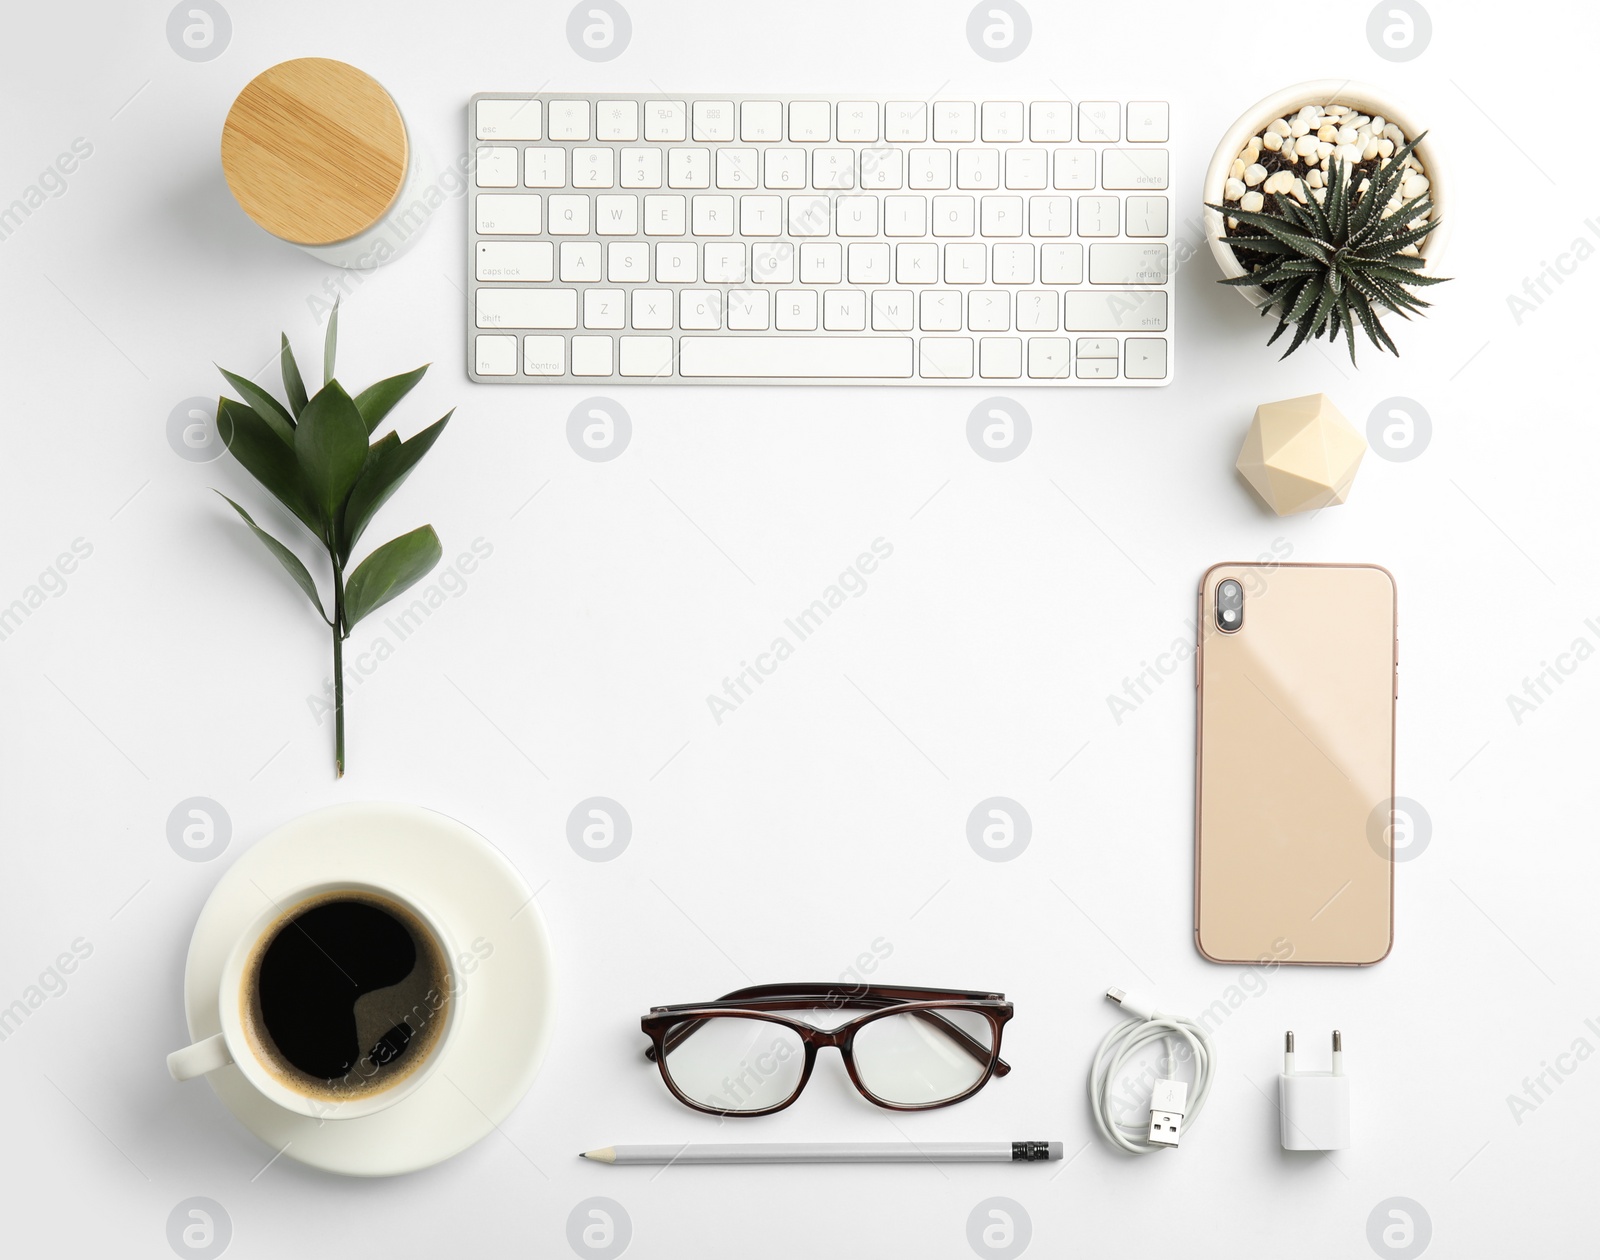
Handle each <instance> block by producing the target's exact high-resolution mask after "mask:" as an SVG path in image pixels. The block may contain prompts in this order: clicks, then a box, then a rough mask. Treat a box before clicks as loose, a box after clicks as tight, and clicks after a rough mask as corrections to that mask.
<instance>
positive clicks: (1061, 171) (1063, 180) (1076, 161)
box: [1055, 149, 1094, 190]
mask: <svg viewBox="0 0 1600 1260" xmlns="http://www.w3.org/2000/svg"><path fill="white" fill-rule="evenodd" d="M1055 165H1056V179H1055V183H1056V187H1057V188H1062V189H1072V190H1077V189H1080V188H1093V187H1094V150H1093V149H1057V150H1056V152H1055Z"/></svg>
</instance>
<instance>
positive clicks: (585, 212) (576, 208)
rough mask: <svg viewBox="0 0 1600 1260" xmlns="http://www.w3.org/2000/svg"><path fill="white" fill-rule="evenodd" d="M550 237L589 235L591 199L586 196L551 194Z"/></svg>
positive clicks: (580, 194)
mask: <svg viewBox="0 0 1600 1260" xmlns="http://www.w3.org/2000/svg"><path fill="white" fill-rule="evenodd" d="M550 235H551V236H588V235H589V198H588V197H587V196H586V195H584V194H582V193H579V194H577V195H572V194H563V193H551V194H550Z"/></svg>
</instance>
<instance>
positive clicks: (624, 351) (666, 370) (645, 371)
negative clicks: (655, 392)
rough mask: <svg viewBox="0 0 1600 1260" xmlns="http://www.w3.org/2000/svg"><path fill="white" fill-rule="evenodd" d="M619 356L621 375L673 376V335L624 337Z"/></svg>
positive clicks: (619, 372) (621, 339)
mask: <svg viewBox="0 0 1600 1260" xmlns="http://www.w3.org/2000/svg"><path fill="white" fill-rule="evenodd" d="M619 340H620V341H621V342H622V348H621V353H620V355H619V356H618V374H619V375H621V376H671V375H672V366H673V364H672V359H673V354H672V338H671V337H622V338H619Z"/></svg>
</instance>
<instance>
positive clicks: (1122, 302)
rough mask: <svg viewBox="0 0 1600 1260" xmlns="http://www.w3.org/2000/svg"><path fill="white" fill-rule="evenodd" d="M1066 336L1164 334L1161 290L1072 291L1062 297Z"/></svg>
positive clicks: (1164, 309) (1164, 298)
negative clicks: (1101, 333)
mask: <svg viewBox="0 0 1600 1260" xmlns="http://www.w3.org/2000/svg"><path fill="white" fill-rule="evenodd" d="M1061 325H1062V327H1063V328H1065V329H1066V330H1067V331H1068V332H1097V331H1101V332H1165V331H1166V330H1167V294H1166V291H1165V290H1164V289H1074V290H1072V291H1071V292H1068V293H1063V294H1062V295H1061Z"/></svg>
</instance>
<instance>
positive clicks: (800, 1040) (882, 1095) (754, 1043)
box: [639, 984, 1012, 1116]
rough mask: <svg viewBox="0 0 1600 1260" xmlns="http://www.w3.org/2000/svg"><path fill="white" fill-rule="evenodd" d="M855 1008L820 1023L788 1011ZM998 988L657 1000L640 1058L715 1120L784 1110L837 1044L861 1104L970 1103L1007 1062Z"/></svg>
mask: <svg viewBox="0 0 1600 1260" xmlns="http://www.w3.org/2000/svg"><path fill="white" fill-rule="evenodd" d="M817 1010H864V1011H866V1012H867V1013H866V1014H864V1015H858V1016H856V1017H855V1018H853V1019H849V1020H846V1021H845V1022H843V1023H840V1024H835V1025H834V1026H832V1027H828V1028H821V1027H818V1026H817V1025H815V1024H810V1023H807V1022H805V1021H804V1020H801V1019H797V1018H795V1017H794V1013H795V1012H804V1011H817ZM1011 1014H1012V1009H1011V1003H1010V1002H1007V1001H1006V1000H1005V997H1004V995H1003V994H999V993H985V992H971V991H967V990H963V989H914V988H887V987H883V986H879V985H860V986H853V987H850V988H841V987H840V986H839V985H836V984H834V985H827V984H765V985H754V986H752V987H750V988H747V989H736V990H734V991H733V992H732V993H728V994H725V995H724V996H722V997H720V998H718V999H717V1000H716V1001H714V1002H697V1003H691V1004H687V1005H679V1006H654V1007H651V1008H650V1013H649V1014H648V1015H646V1016H644V1018H642V1019H641V1020H640V1021H639V1026H640V1027H641V1028H642V1029H643V1030H644V1032H645V1034H646V1035H647V1036H648V1037H649V1038H650V1048H649V1049H648V1050H646V1051H645V1058H647V1059H650V1060H651V1061H653V1062H654V1063H655V1064H656V1065H657V1066H658V1067H659V1068H660V1069H661V1079H662V1080H663V1081H665V1082H666V1083H667V1088H668V1089H669V1090H671V1091H672V1093H673V1096H674V1097H676V1098H677V1099H678V1101H679V1102H681V1103H684V1104H685V1105H687V1106H690V1107H693V1108H694V1109H695V1110H696V1111H708V1112H710V1113H712V1114H713V1115H718V1116H735V1115H737V1116H764V1115H769V1114H770V1113H772V1112H774V1111H782V1110H783V1109H784V1108H785V1107H787V1106H788V1105H789V1104H790V1103H792V1102H793V1101H794V1100H795V1099H796V1098H798V1097H799V1096H800V1091H801V1090H803V1089H804V1088H805V1086H806V1082H807V1081H808V1080H810V1079H811V1069H812V1068H813V1067H814V1066H816V1061H817V1051H818V1050H819V1049H821V1048H823V1047H825V1046H836V1047H837V1048H838V1050H839V1053H840V1055H841V1056H843V1058H844V1066H845V1071H847V1072H848V1073H849V1074H850V1080H851V1081H852V1083H854V1085H855V1087H856V1088H857V1089H858V1090H860V1091H861V1093H862V1095H863V1096H864V1097H865V1098H866V1099H867V1101H868V1102H871V1103H875V1104H876V1105H878V1106H879V1107H887V1108H888V1109H889V1110H891V1111H927V1110H929V1109H931V1108H934V1107H946V1106H949V1105H950V1104H951V1103H956V1102H960V1101H961V1100H962V1099H964V1098H970V1097H972V1095H973V1094H975V1093H977V1092H978V1091H979V1090H980V1089H982V1088H983V1087H984V1086H985V1085H986V1084H988V1081H989V1078H990V1077H991V1076H1004V1075H1006V1074H1007V1073H1008V1072H1010V1071H1011V1067H1010V1065H1009V1064H1008V1063H1006V1062H1005V1060H1003V1059H1002V1058H1001V1057H1000V1032H1001V1029H1003V1028H1004V1027H1005V1024H1006V1021H1007V1020H1009V1019H1010V1018H1011Z"/></svg>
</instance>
